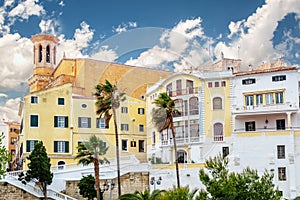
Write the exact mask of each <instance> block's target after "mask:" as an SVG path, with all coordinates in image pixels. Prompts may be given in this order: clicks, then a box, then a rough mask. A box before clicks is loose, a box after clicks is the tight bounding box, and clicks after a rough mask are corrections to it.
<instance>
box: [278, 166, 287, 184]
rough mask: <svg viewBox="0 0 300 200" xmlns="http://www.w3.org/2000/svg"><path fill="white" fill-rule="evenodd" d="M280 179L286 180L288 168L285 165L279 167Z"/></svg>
mask: <svg viewBox="0 0 300 200" xmlns="http://www.w3.org/2000/svg"><path fill="white" fill-rule="evenodd" d="M278 180H279V181H286V168H285V167H278Z"/></svg>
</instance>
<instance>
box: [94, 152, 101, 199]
mask: <svg viewBox="0 0 300 200" xmlns="http://www.w3.org/2000/svg"><path fill="white" fill-rule="evenodd" d="M94 172H95V186H96V195H97V200H101V199H100V180H99V158H98V155H96V158H94Z"/></svg>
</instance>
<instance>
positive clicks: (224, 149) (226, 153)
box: [222, 147, 229, 158]
mask: <svg viewBox="0 0 300 200" xmlns="http://www.w3.org/2000/svg"><path fill="white" fill-rule="evenodd" d="M222 153H223V158H225V157H226V156H228V155H229V147H222Z"/></svg>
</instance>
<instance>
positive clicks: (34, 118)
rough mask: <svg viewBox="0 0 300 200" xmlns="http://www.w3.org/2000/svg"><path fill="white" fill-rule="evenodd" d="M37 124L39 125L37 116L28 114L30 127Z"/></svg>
mask: <svg viewBox="0 0 300 200" xmlns="http://www.w3.org/2000/svg"><path fill="white" fill-rule="evenodd" d="M38 126H39V116H38V115H30V127H38Z"/></svg>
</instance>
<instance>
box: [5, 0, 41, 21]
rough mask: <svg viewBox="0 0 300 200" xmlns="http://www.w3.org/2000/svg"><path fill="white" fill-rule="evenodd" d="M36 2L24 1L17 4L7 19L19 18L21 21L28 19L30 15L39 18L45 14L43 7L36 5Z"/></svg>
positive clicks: (35, 0)
mask: <svg viewBox="0 0 300 200" xmlns="http://www.w3.org/2000/svg"><path fill="white" fill-rule="evenodd" d="M38 2H39V1H38V0H26V1H24V2H21V3H19V4H18V5H17V6H16V7H15V8H13V9H12V10H11V11H10V12H9V14H8V16H9V17H20V18H22V19H28V18H29V17H30V16H31V15H36V16H40V15H41V14H43V13H45V10H44V8H43V6H41V5H39V4H37V3H38Z"/></svg>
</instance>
